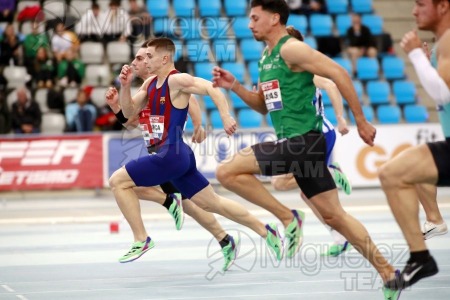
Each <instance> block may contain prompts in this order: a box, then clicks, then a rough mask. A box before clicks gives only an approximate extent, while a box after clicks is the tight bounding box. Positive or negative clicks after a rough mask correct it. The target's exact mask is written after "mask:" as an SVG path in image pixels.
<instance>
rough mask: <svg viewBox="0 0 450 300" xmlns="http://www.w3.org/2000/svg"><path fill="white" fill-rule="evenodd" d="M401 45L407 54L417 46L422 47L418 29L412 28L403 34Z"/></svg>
mask: <svg viewBox="0 0 450 300" xmlns="http://www.w3.org/2000/svg"><path fill="white" fill-rule="evenodd" d="M400 46H401V47H402V49H403V50H404V51H405V52H406V54H408V53H409V52H411V51H412V50H414V49H416V48H422V41H421V40H420V39H419V36H418V35H417V31H415V30H412V31H410V32H407V33H406V34H405V35H404V36H403V38H402V41H401V42H400Z"/></svg>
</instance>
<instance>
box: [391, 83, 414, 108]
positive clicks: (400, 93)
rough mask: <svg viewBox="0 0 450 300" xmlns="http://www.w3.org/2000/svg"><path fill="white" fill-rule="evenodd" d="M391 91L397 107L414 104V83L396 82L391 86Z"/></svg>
mask: <svg viewBox="0 0 450 300" xmlns="http://www.w3.org/2000/svg"><path fill="white" fill-rule="evenodd" d="M392 90H393V93H394V97H395V100H396V102H397V104H398V105H402V104H414V103H416V93H417V92H416V86H415V84H414V82H412V81H407V80H397V81H394V83H393V84H392Z"/></svg>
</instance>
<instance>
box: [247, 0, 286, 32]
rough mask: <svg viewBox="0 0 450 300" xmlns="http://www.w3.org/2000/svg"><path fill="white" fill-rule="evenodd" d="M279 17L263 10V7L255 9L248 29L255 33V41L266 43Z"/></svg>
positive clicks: (251, 14)
mask: <svg viewBox="0 0 450 300" xmlns="http://www.w3.org/2000/svg"><path fill="white" fill-rule="evenodd" d="M279 17H280V16H279V15H278V14H274V13H271V12H268V11H265V10H263V9H262V7H261V6H256V7H253V8H252V9H251V10H250V23H249V24H248V28H250V30H251V31H252V32H253V37H254V38H255V40H257V41H264V40H265V39H266V37H267V34H268V33H270V31H271V29H272V27H273V25H274V24H276V21H277V20H279Z"/></svg>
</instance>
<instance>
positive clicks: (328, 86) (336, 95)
mask: <svg viewBox="0 0 450 300" xmlns="http://www.w3.org/2000/svg"><path fill="white" fill-rule="evenodd" d="M313 81H314V85H315V86H316V87H318V88H319V89H322V90H325V91H326V92H327V94H328V96H329V97H330V100H331V104H332V105H333V109H334V112H335V114H336V118H337V121H338V131H339V133H340V134H341V135H344V134H347V133H348V131H349V129H348V126H347V121H346V120H345V118H344V105H343V104H342V96H341V93H340V92H339V90H338V88H337V86H336V84H335V83H334V82H333V81H331V80H330V79H328V78H325V77H321V76H318V75H315V76H314V78H313Z"/></svg>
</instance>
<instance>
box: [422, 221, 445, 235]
mask: <svg viewBox="0 0 450 300" xmlns="http://www.w3.org/2000/svg"><path fill="white" fill-rule="evenodd" d="M447 232H448V229H447V224H445V222H443V223H442V224H434V223H431V222H428V221H425V223H424V224H423V238H424V239H425V240H428V239H431V238H432V237H434V236H436V235H443V234H446V233H447Z"/></svg>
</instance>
